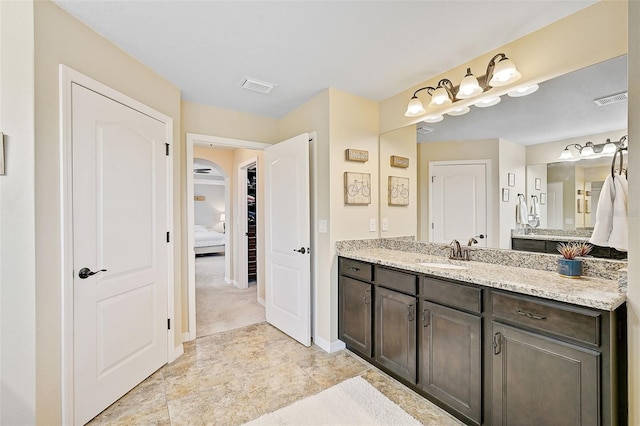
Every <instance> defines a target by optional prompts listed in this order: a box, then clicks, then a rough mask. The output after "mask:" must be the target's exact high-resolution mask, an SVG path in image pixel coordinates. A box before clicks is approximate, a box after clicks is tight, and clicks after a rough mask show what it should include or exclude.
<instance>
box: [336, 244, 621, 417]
mask: <svg viewBox="0 0 640 426" xmlns="http://www.w3.org/2000/svg"><path fill="white" fill-rule="evenodd" d="M339 254H340V257H339V260H338V262H339V265H338V274H339V280H338V285H339V303H338V309H339V318H338V327H339V337H340V339H341V340H342V341H343V342H344V343H345V344H346V345H347V347H348V348H349V349H350V350H351V351H353V352H355V353H356V354H358V355H360V356H361V357H362V358H364V359H365V360H367V361H368V362H370V363H372V364H373V365H375V366H377V367H379V368H380V369H382V370H384V371H385V372H387V373H388V374H390V375H392V376H393V377H395V378H396V379H398V380H399V381H401V382H402V383H403V384H405V385H406V386H408V387H410V388H411V389H413V390H415V391H416V392H418V393H419V394H421V395H423V396H424V397H426V398H428V399H429V400H431V401H433V402H434V403H436V404H438V405H439V406H441V407H443V408H444V409H446V410H447V411H449V412H450V413H452V414H453V415H455V416H456V417H458V418H459V419H461V420H462V421H464V422H465V423H467V424H474V425H511V424H523V425H526V424H531V425H534V424H536V425H540V424H580V425H600V424H602V425H617V424H625V423H626V310H625V304H624V301H625V295H624V293H622V292H621V291H620V290H619V288H618V283H617V282H616V281H615V280H612V279H605V278H597V277H583V278H581V279H579V280H571V279H568V278H562V277H560V276H558V274H557V273H555V272H549V271H543V270H533V269H524V268H518V267H513V266H504V265H499V264H489V263H480V262H474V261H471V262H462V261H450V260H448V259H447V258H445V257H442V256H433V255H426V254H420V253H415V252H410V251H402V250H391V249H386V248H379V247H368V248H366V247H365V248H360V249H351V250H345V249H342V250H339ZM524 255H526V254H524ZM532 255H533V254H532ZM533 256H536V255H533ZM545 256H546V255H545ZM594 271H595V269H594Z"/></svg>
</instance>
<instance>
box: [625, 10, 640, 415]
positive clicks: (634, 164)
mask: <svg viewBox="0 0 640 426" xmlns="http://www.w3.org/2000/svg"><path fill="white" fill-rule="evenodd" d="M629 140H630V141H640V2H638V1H630V2H629ZM628 165H629V169H630V170H632V172H631V173H629V235H630V238H629V289H628V290H627V312H628V325H629V345H628V346H629V363H628V365H629V424H630V425H637V424H640V238H638V237H637V236H638V235H640V173H635V172H633V171H634V170H640V149H638V145H637V143H633V142H632V143H631V147H630V148H629V157H628Z"/></svg>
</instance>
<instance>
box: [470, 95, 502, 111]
mask: <svg viewBox="0 0 640 426" xmlns="http://www.w3.org/2000/svg"><path fill="white" fill-rule="evenodd" d="M499 102H500V96H495V97H492V98H485V99H482V100H480V101H478V102H476V103H475V104H473V105H475V106H477V107H478V108H486V107H490V106H494V105H496V104H497V103H499Z"/></svg>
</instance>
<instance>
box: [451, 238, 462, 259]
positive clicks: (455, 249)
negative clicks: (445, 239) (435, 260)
mask: <svg viewBox="0 0 640 426" xmlns="http://www.w3.org/2000/svg"><path fill="white" fill-rule="evenodd" d="M449 245H450V246H451V256H449V259H462V247H460V242H459V241H458V240H453V241H451V244H449Z"/></svg>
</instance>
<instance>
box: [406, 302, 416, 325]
mask: <svg viewBox="0 0 640 426" xmlns="http://www.w3.org/2000/svg"><path fill="white" fill-rule="evenodd" d="M407 318H408V319H409V321H413V320H414V319H415V318H416V310H415V306H414V305H413V304H411V305H407Z"/></svg>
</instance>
